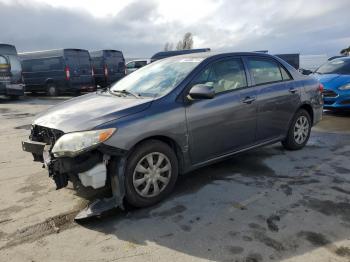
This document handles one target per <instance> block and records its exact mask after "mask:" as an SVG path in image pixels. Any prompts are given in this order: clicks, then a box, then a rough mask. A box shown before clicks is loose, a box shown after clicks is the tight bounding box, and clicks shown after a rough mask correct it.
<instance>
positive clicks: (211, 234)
mask: <svg viewBox="0 0 350 262" xmlns="http://www.w3.org/2000/svg"><path fill="white" fill-rule="evenodd" d="M65 99H67V97H59V98H55V99H52V98H46V97H26V98H24V99H21V100H19V101H10V100H6V99H0V123H1V125H0V200H1V202H0V203H1V204H0V261H96V262H99V261H101V262H104V261H166V260H168V261H205V260H215V261H242V262H243V261H245V262H260V261H317V262H319V261H347V262H348V261H350V201H349V199H350V161H349V158H350V113H337V114H335V113H331V112H325V114H324V119H323V121H322V122H321V123H320V124H319V125H317V126H316V127H314V128H313V131H312V135H311V138H310V141H309V143H308V145H307V146H306V147H305V148H304V149H303V150H300V151H293V152H291V151H285V150H284V149H283V148H282V147H281V146H280V144H274V145H271V146H268V147H265V148H260V149H256V150H253V151H250V152H247V153H244V154H241V155H237V156H235V157H233V158H231V159H229V160H227V161H223V162H220V163H218V164H215V165H211V166H208V167H205V168H202V169H199V170H196V171H194V172H191V173H190V174H187V175H186V176H182V177H180V179H179V181H178V183H177V186H176V189H175V192H174V193H173V194H172V195H171V197H170V198H168V199H167V200H165V201H163V202H162V203H160V204H159V205H157V206H154V207H151V208H147V209H132V208H127V210H126V211H121V210H116V211H114V212H111V213H110V214H108V215H106V216H104V217H102V218H98V219H90V220H87V221H85V222H83V223H80V224H77V223H75V222H74V220H73V219H74V216H75V214H77V212H79V210H81V209H82V208H83V207H84V206H85V205H86V204H87V203H88V201H90V200H91V199H93V198H94V194H95V192H93V191H92V190H85V191H84V192H83V191H78V192H77V191H75V190H74V189H73V188H72V186H69V187H68V188H65V189H62V190H58V191H56V190H55V186H54V183H53V181H51V179H49V178H48V177H47V174H46V171H45V170H44V169H42V168H41V165H40V164H38V163H35V162H33V161H32V158H31V156H30V155H29V154H27V153H25V152H22V150H21V140H22V139H25V138H27V136H28V134H29V128H30V123H31V120H32V118H33V117H34V115H35V114H37V113H39V112H41V111H43V110H45V109H46V108H48V107H49V106H52V105H54V104H56V103H59V102H62V101H64V100H65Z"/></svg>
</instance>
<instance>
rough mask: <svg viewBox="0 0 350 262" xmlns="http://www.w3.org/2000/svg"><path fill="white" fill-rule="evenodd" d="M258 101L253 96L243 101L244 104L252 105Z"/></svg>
mask: <svg viewBox="0 0 350 262" xmlns="http://www.w3.org/2000/svg"><path fill="white" fill-rule="evenodd" d="M255 100H256V97H252V96H247V97H245V98H243V99H242V103H244V104H251V103H253V102H254V101H255Z"/></svg>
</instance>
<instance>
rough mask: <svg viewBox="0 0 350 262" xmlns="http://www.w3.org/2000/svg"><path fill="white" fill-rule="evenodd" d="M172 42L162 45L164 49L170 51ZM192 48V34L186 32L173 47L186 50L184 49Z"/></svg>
mask: <svg viewBox="0 0 350 262" xmlns="http://www.w3.org/2000/svg"><path fill="white" fill-rule="evenodd" d="M173 47H174V45H173V43H170V42H166V43H165V46H164V51H171V50H173ZM192 48H193V35H192V33H190V32H188V33H186V34H185V35H184V37H183V39H182V40H180V41H179V42H177V44H176V46H175V49H176V50H186V49H192Z"/></svg>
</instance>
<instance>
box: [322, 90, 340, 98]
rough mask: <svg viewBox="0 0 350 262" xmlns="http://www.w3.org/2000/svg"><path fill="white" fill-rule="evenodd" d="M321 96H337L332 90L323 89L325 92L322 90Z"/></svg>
mask: <svg viewBox="0 0 350 262" xmlns="http://www.w3.org/2000/svg"><path fill="white" fill-rule="evenodd" d="M323 96H324V97H337V96H338V94H337V93H336V92H334V91H332V90H327V89H325V90H323Z"/></svg>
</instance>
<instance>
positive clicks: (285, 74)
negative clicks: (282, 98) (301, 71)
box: [280, 66, 292, 81]
mask: <svg viewBox="0 0 350 262" xmlns="http://www.w3.org/2000/svg"><path fill="white" fill-rule="evenodd" d="M280 69H281V73H282V78H283V80H284V81H287V80H291V79H292V78H291V77H290V75H289V73H288V72H287V71H286V69H284V68H283V67H282V66H281V67H280Z"/></svg>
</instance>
